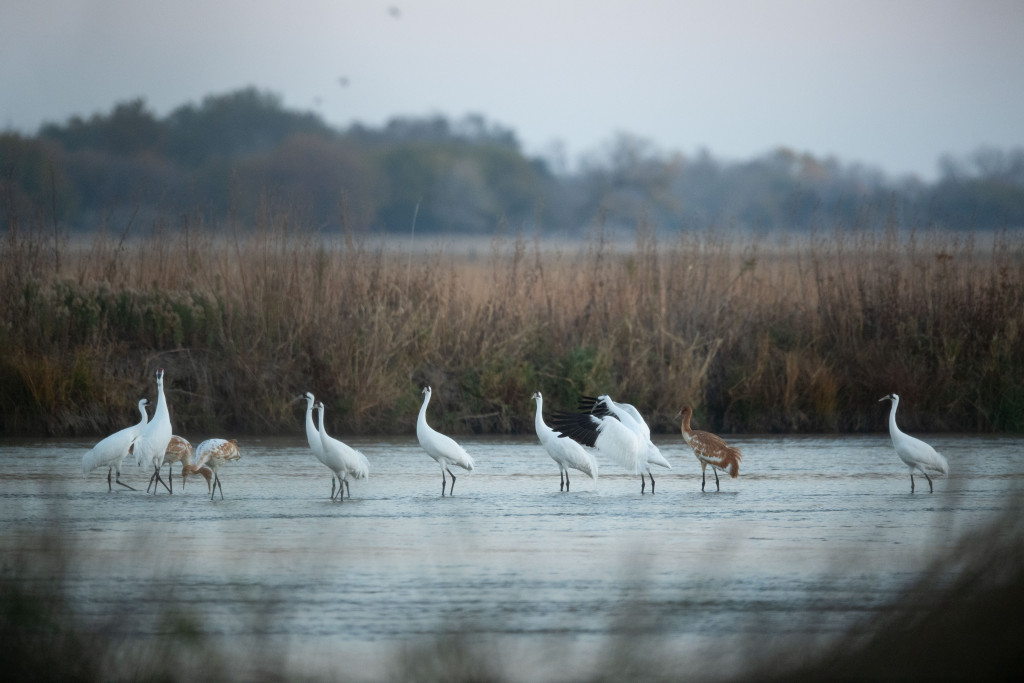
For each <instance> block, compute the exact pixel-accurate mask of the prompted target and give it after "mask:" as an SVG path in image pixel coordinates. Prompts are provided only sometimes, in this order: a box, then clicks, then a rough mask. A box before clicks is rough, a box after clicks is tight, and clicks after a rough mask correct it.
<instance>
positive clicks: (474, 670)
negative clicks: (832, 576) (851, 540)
mask: <svg viewBox="0 0 1024 683" xmlns="http://www.w3.org/2000/svg"><path fill="white" fill-rule="evenodd" d="M1021 502H1022V501H1021V498H1020V496H1017V497H1015V498H1014V499H1013V500H1012V502H1011V504H1010V505H1009V506H1008V507H1007V508H1006V511H1005V512H1003V513H1000V514H999V515H998V516H997V517H995V518H994V519H993V520H991V522H990V523H988V524H986V525H984V526H982V527H981V528H980V529H975V530H973V531H971V532H969V533H967V534H966V535H964V536H963V537H961V538H960V539H959V540H958V541H957V542H956V543H954V544H952V545H951V546H950V547H949V548H948V549H947V550H945V551H943V552H941V553H940V554H939V555H938V556H936V557H935V558H934V559H933V560H932V561H931V562H930V564H928V566H927V567H925V568H924V570H923V571H922V572H921V573H920V575H919V577H918V578H917V579H916V580H915V581H914V582H913V583H912V585H910V587H909V588H908V589H907V590H906V591H905V592H904V593H903V595H902V596H901V597H899V598H898V599H896V600H894V601H893V602H892V603H891V604H888V605H884V606H883V607H881V608H880V609H877V610H875V609H872V610H870V611H869V612H868V616H866V617H865V618H864V619H863V620H861V621H859V622H858V623H856V624H855V625H854V626H853V627H851V628H849V629H848V630H846V631H845V632H843V633H841V634H840V635H838V636H835V635H832V634H830V633H825V632H818V631H816V628H815V623H813V620H814V618H815V617H814V616H810V617H805V618H807V619H809V620H811V623H803V624H800V623H792V621H786V623H781V620H783V619H790V617H785V616H783V617H778V616H776V617H770V616H769V617H766V616H765V615H761V614H755V613H752V614H749V615H748V616H749V620H750V623H751V625H752V627H751V628H750V629H749V630H748V631H747V632H746V633H745V634H738V635H736V636H734V637H726V638H722V640H721V643H720V644H715V645H712V646H711V647H708V648H707V651H706V652H705V651H701V652H698V653H696V654H682V653H681V652H680V651H677V650H676V649H675V648H674V647H673V640H674V637H675V636H674V635H673V634H672V633H671V632H670V630H669V629H666V628H665V627H666V625H665V624H663V623H659V619H658V618H652V617H651V615H650V614H645V613H644V612H643V610H642V608H640V607H637V609H636V611H635V612H634V613H627V614H625V615H624V616H623V618H622V619H621V621H619V622H617V623H611V624H607V625H606V627H605V628H604V631H603V633H602V634H601V635H600V636H599V639H600V646H599V647H598V651H597V653H596V655H595V656H593V657H592V658H589V659H587V661H586V662H585V664H582V665H581V662H580V659H581V658H580V657H579V652H578V651H575V650H574V646H573V643H572V639H571V638H570V639H568V640H562V639H560V636H559V635H557V634H553V635H552V636H551V639H550V640H551V642H553V643H561V642H565V643H566V647H565V649H564V650H561V649H559V648H557V647H554V646H553V647H552V648H551V650H550V651H549V652H547V653H546V654H543V655H537V653H536V652H534V653H533V654H534V657H533V661H532V662H527V661H526V660H525V659H523V658H521V657H520V655H521V654H522V653H521V652H518V651H517V650H516V649H515V647H507V641H503V640H502V639H501V638H500V637H498V636H495V635H493V634H496V633H501V632H502V628H501V625H500V624H497V623H496V624H494V625H493V627H491V628H488V626H487V625H486V624H484V625H483V628H477V629H474V628H472V627H460V626H459V625H457V624H439V625H438V629H437V633H438V634H439V635H437V636H436V637H433V638H430V637H424V638H420V639H417V640H415V641H410V642H402V643H396V644H395V646H394V647H392V648H390V649H388V650H387V651H386V652H387V654H386V655H382V656H383V657H384V658H385V660H386V661H382V662H380V663H379V666H378V667H377V669H376V673H372V674H371V673H368V672H366V671H361V670H359V668H358V666H357V665H354V664H353V663H352V662H351V661H350V660H349V659H348V658H346V657H345V656H343V655H340V654H339V656H338V657H337V658H336V659H337V661H333V660H332V661H330V662H319V663H314V662H312V661H311V660H304V659H303V658H302V657H301V656H298V657H297V656H295V653H294V652H290V651H289V648H288V645H287V644H286V640H283V639H282V638H281V637H280V635H279V634H276V635H275V634H273V633H272V631H273V626H272V624H273V623H274V620H275V609H277V607H276V606H275V605H274V604H272V603H271V604H267V602H266V600H264V599H262V596H261V595H259V594H253V595H252V596H249V597H248V598H247V599H244V600H236V601H235V602H236V604H243V605H248V606H249V607H248V608H247V609H248V613H232V615H231V618H232V619H235V620H238V621H244V622H248V623H251V624H252V625H253V626H252V629H251V632H252V633H253V634H254V635H252V636H248V637H246V638H245V639H242V638H238V639H232V638H230V637H225V636H223V635H218V634H216V633H213V632H211V631H210V630H208V625H207V624H204V623H202V621H201V619H199V618H198V617H197V616H196V615H195V613H194V612H193V611H192V610H191V609H190V607H189V605H188V601H187V600H183V599H180V597H179V599H177V600H174V599H171V598H174V597H175V596H174V595H166V596H159V597H160V598H161V599H162V600H163V604H172V605H175V607H173V608H166V609H165V610H164V611H157V612H155V613H154V612H146V610H139V609H136V606H133V605H132V604H128V603H124V604H118V605H115V606H113V607H109V606H108V607H107V609H108V610H109V611H107V612H105V613H103V614H102V616H97V615H96V614H95V613H93V614H85V613H83V611H82V609H81V608H80V607H78V606H76V605H81V604H83V601H82V597H83V596H81V595H78V594H76V591H78V590H80V589H79V588H78V585H79V584H78V583H77V582H76V581H77V579H76V570H75V567H76V557H77V556H78V554H79V552H80V551H79V550H76V548H75V545H74V544H73V543H68V542H67V539H61V538H60V537H59V534H58V533H57V532H55V531H43V532H41V533H39V534H35V535H25V536H21V537H20V541H17V542H15V543H14V544H13V546H12V547H9V548H5V552H4V555H3V560H2V571H0V639H2V641H0V642H3V647H0V671H3V672H4V675H5V678H6V679H7V680H17V681H33V680H62V681H67V680H167V681H176V680H194V679H196V678H198V679H201V680H246V681H251V680H282V679H285V680H305V679H308V680H324V679H330V680H366V679H376V678H383V679H385V680H395V681H506V680H509V681H519V680H536V679H543V680H558V681H561V680H594V681H622V680H666V681H668V680H680V679H686V680H728V681H753V680H757V681H763V680H798V681H799V680H850V681H861V680H872V681H874V680H896V681H907V680H979V679H980V680H1002V679H1006V680H1017V679H1019V678H1020V677H1021V675H1022V674H1024V652H1022V650H1021V648H1020V644H1021V643H1022V642H1024V614H1022V611H1021V606H1022V605H1024V517H1022V516H1021V511H1022V506H1021V504H1020V503H1021ZM240 583H243V582H240ZM154 586H164V588H154V590H165V591H171V592H174V591H177V590H178V588H176V587H175V586H176V583H175V582H174V581H173V580H171V581H154ZM181 590H182V593H183V594H184V595H187V594H188V590H187V587H181ZM240 590H246V589H240ZM247 590H254V589H253V588H252V587H250V588H249V589H247ZM256 590H258V587H257V589H256ZM690 597H692V596H659V597H658V599H660V600H678V601H679V603H680V604H689V603H688V602H687V601H688V599H689V598H690ZM284 599H287V598H286V597H285V598H284ZM86 602H88V600H86ZM158 602H160V600H158ZM642 602H643V601H637V604H638V605H640V604H642ZM694 604H699V603H694ZM94 609H95V608H94ZM822 609H825V610H827V609H828V606H824V607H823V608H822ZM241 611H242V612H244V611H245V609H243V610H241ZM342 618H344V617H343V614H342ZM773 620H774V621H773ZM590 627H591V628H593V625H592V624H591V625H590ZM489 634H491V635H489ZM562 635H565V634H562ZM338 645H339V650H343V647H342V646H344V645H345V643H343V642H339V643H338ZM538 656H539V657H540V660H539V661H538V659H537V658H538Z"/></svg>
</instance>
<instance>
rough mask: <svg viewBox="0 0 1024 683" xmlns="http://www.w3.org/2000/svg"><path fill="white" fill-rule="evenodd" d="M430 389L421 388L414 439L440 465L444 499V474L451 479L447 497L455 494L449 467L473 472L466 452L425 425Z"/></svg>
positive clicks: (470, 460)
mask: <svg viewBox="0 0 1024 683" xmlns="http://www.w3.org/2000/svg"><path fill="white" fill-rule="evenodd" d="M430 394H431V389H430V387H423V405H422V406H420V415H419V417H418V418H417V419H416V438H417V439H419V442H420V447H421V448H423V450H425V451H426V452H427V455H429V456H430V457H431V458H433V459H434V460H436V461H437V463H438V464H439V465H441V496H442V497H444V487H445V484H446V483H447V481H446V480H445V478H444V473H445V472H448V474H449V475H450V476H451V478H452V485H451V488H450V489H448V495H454V493H455V475H454V474H452V471H451V469H449V468H450V466H451V465H457V466H459V467H461V468H462V469H464V470H468V471H470V472H472V471H473V458H472V457H471V456H470V455H469V453H467V452H466V450H465V449H464V448H463V447H462V446H460V445H459V444H457V443H455V440H454V439H452V438H451V437H449V436H445V435H444V434H441V433H440V432H438V431H436V430H434V429H431V427H430V425H428V424H427V404H428V403H430Z"/></svg>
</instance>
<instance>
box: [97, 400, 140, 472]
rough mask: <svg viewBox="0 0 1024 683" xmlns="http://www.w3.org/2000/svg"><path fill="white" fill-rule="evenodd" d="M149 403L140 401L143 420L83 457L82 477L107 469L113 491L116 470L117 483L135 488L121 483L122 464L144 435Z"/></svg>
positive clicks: (99, 444)
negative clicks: (140, 435)
mask: <svg viewBox="0 0 1024 683" xmlns="http://www.w3.org/2000/svg"><path fill="white" fill-rule="evenodd" d="M147 403H149V401H147V400H146V399H142V400H140V401H139V413H141V414H142V419H141V420H140V421H139V422H138V423H136V424H133V425H132V426H131V427H125V428H124V429H122V430H120V431H118V432H114V433H113V434H111V435H110V436H108V437H107V438H105V439H103V440H102V441H100V442H99V443H98V444H96V445H95V446H93V447H92V450H90V451H89V452H87V453H86V454H85V455H84V456H82V476H83V477H84V476H86V475H88V474H89V472H92V471H93V470H94V469H96V468H97V467H104V466H106V467H107V491H113V490H114V487H113V486H111V485H110V472H111V470H115V471H116V472H117V477H116V479H117V483H118V484H120V485H121V486H123V487H125V488H126V489H131V490H132V491H134V490H135V488H133V487H131V486H129V485H128V484H126V483H124V482H123V481H121V463H122V462H123V461H124V459H125V458H126V457H127V456H128V453H129V451H130V450H131V448H132V443H133V442H134V441H135V439H136V438H137V437H138V436H139V434H141V433H142V428H143V427H145V426H146V420H147V419H148V418H147V415H146V404H147Z"/></svg>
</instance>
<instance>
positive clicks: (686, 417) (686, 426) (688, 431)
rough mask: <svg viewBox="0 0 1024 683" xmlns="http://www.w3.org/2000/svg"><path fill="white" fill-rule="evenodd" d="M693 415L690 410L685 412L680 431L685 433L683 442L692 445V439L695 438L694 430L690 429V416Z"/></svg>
mask: <svg viewBox="0 0 1024 683" xmlns="http://www.w3.org/2000/svg"><path fill="white" fill-rule="evenodd" d="M692 414H693V413H691V412H690V411H689V410H684V411H683V424H682V427H681V428H680V430H681V431H682V433H683V440H685V441H686V443H690V437H692V436H693V430H692V429H691V428H690V416H691V415H692Z"/></svg>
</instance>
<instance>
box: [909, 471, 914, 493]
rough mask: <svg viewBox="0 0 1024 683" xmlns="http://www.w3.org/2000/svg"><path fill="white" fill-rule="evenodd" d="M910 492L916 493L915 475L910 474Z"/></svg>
mask: <svg viewBox="0 0 1024 683" xmlns="http://www.w3.org/2000/svg"><path fill="white" fill-rule="evenodd" d="M910 492H911V493H913V492H914V473H913V472H911V473H910Z"/></svg>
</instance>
